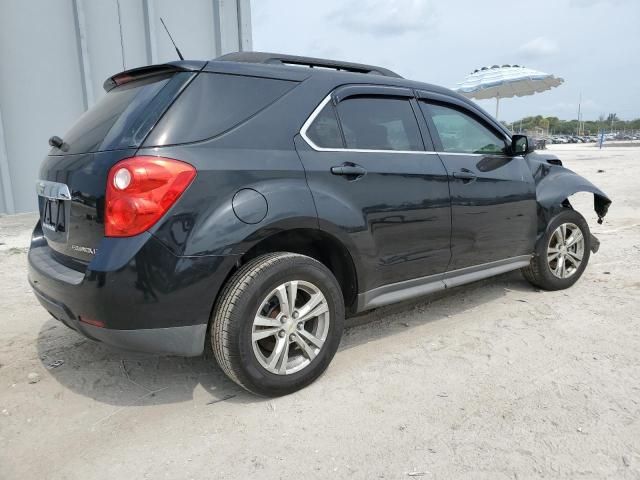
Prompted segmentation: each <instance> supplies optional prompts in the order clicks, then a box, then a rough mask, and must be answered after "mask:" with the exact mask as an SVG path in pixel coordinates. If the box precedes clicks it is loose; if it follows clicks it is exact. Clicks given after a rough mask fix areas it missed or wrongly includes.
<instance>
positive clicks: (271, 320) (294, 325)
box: [251, 280, 331, 375]
mask: <svg viewBox="0 0 640 480" xmlns="http://www.w3.org/2000/svg"><path fill="white" fill-rule="evenodd" d="M330 321H331V319H330V314H329V305H328V303H327V300H326V298H325V297H324V295H323V294H322V292H321V291H320V289H319V288H318V287H316V286H315V285H313V284H312V283H310V282H306V281H303V280H292V281H289V282H286V283H283V284H281V285H280V286H278V287H277V288H275V289H274V290H272V291H271V292H270V293H269V294H268V295H267V296H266V297H265V298H264V300H263V301H262V303H261V304H260V307H259V308H258V312H257V314H256V316H255V318H254V320H253V326H252V331H251V342H252V345H253V352H254V354H255V356H256V358H257V360H258V362H259V363H260V365H262V366H263V367H264V368H265V369H266V370H267V371H269V372H271V373H274V374H277V375H290V374H292V373H295V372H298V371H300V370H302V369H303V368H305V367H307V366H308V365H309V364H310V363H311V362H312V361H313V359H314V358H315V357H316V356H317V355H318V354H319V353H320V350H322V347H323V345H324V343H325V341H326V340H327V336H328V333H329V325H330Z"/></svg>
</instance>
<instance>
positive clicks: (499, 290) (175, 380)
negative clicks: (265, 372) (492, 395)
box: [37, 272, 533, 406]
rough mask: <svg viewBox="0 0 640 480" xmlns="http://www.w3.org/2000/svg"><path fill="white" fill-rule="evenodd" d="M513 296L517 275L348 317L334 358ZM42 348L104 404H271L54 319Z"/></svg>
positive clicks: (216, 373)
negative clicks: (510, 293) (119, 347)
mask: <svg viewBox="0 0 640 480" xmlns="http://www.w3.org/2000/svg"><path fill="white" fill-rule="evenodd" d="M509 290H511V291H522V292H531V291H532V290H533V287H531V286H530V285H529V284H528V283H527V282H526V281H525V280H524V279H523V278H522V277H521V276H520V274H519V273H518V272H512V273H508V274H504V275H501V276H498V277H495V278H493V279H488V280H483V281H480V282H476V283H473V284H470V285H466V286H462V287H457V288H454V289H450V290H448V291H447V292H441V293H438V294H433V295H431V296H428V297H422V298H420V299H416V300H411V301H406V302H402V303H398V304H394V305H390V306H387V307H382V308H378V309H376V310H373V311H371V312H367V313H364V314H360V315H357V316H355V317H352V318H349V319H348V320H347V328H346V331H345V335H344V336H343V340H342V342H341V345H340V349H339V351H338V354H337V356H338V357H339V356H340V355H341V352H343V353H342V354H346V353H347V351H348V350H349V349H350V348H352V347H354V346H358V345H362V344H364V343H367V342H370V341H372V340H375V339H378V338H383V337H389V336H392V335H394V334H397V333H399V332H401V331H406V329H407V328H413V327H418V326H421V325H425V324H427V323H431V322H438V321H442V320H443V319H446V318H447V317H451V316H454V315H456V314H458V313H463V312H464V311H467V310H470V309H473V308H474V307H476V306H479V305H482V304H485V303H488V302H492V301H495V300H496V299H498V298H500V297H502V296H504V295H505V294H506V292H507V291H509ZM37 343H38V355H39V358H40V360H41V362H42V363H43V365H44V367H45V369H47V371H48V372H49V373H50V374H51V376H52V377H53V378H54V379H55V380H56V381H58V382H59V383H60V384H61V385H63V386H64V387H66V388H68V389H69V390H71V391H73V392H74V393H77V394H80V395H83V396H86V397H89V398H92V399H94V400H95V401H98V402H101V403H106V404H111V405H116V406H136V405H137V406H142V405H153V404H156V405H157V404H169V403H179V402H186V401H193V400H194V399H196V397H197V400H198V401H202V403H206V404H214V403H217V402H222V401H228V402H238V403H255V402H264V401H267V400H268V399H265V398H261V397H258V396H255V395H252V394H250V393H248V392H246V391H245V390H243V389H242V388H240V387H239V386H237V385H236V384H235V383H234V382H232V381H231V380H229V379H228V378H227V377H226V375H225V374H224V373H223V372H222V370H221V369H220V368H219V367H218V365H217V363H216V361H215V358H213V355H212V354H210V353H207V354H205V355H203V356H201V357H194V358H180V357H167V356H151V355H144V354H138V353H132V352H125V351H121V350H116V349H113V348H111V347H108V346H106V345H104V344H100V343H96V342H94V341H92V340H88V339H86V338H84V337H82V336H80V335H79V334H78V333H76V332H75V331H73V330H71V329H69V328H67V327H66V326H64V325H62V324H61V323H60V322H58V321H57V320H54V319H53V318H52V319H50V320H48V321H47V322H46V323H45V324H44V325H43V327H42V329H41V330H40V332H39V334H38V340H37ZM319 381H322V380H321V379H320V380H319ZM202 390H204V391H202Z"/></svg>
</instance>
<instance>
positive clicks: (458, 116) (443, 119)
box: [420, 103, 505, 153]
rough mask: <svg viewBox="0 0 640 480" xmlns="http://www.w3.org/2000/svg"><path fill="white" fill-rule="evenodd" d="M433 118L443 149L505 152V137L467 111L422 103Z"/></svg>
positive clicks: (426, 112) (458, 151)
mask: <svg viewBox="0 0 640 480" xmlns="http://www.w3.org/2000/svg"><path fill="white" fill-rule="evenodd" d="M420 106H421V108H422V109H423V111H424V113H425V115H428V111H430V112H431V118H432V119H433V123H434V124H435V127H436V130H437V131H438V135H439V137H440V141H441V142H442V150H443V151H445V152H452V153H504V150H505V142H504V139H502V138H501V137H499V136H498V135H496V134H495V133H493V132H492V131H491V130H489V129H488V128H487V127H485V126H484V125H482V124H481V123H480V122H478V121H477V120H475V119H474V118H472V117H470V116H469V115H467V114H466V113H463V112H460V111H458V110H455V109H453V108H448V107H443V106H441V105H428V106H427V105H425V104H423V103H421V105H420Z"/></svg>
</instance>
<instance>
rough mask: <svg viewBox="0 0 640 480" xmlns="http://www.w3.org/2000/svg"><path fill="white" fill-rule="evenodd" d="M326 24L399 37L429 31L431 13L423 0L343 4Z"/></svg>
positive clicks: (432, 19) (432, 20)
mask: <svg viewBox="0 0 640 480" xmlns="http://www.w3.org/2000/svg"><path fill="white" fill-rule="evenodd" d="M327 20H328V21H329V22H331V23H333V24H334V25H338V26H340V27H342V28H344V29H346V30H351V31H353V30H355V31H356V32H362V33H368V34H370V35H384V36H400V35H404V34H406V33H410V32H430V31H432V30H433V29H434V27H435V9H434V8H433V6H432V3H431V2H427V1H425V0H351V1H347V0H345V1H344V2H343V5H342V6H341V7H340V8H338V9H337V10H335V11H333V12H332V13H330V14H329V15H327Z"/></svg>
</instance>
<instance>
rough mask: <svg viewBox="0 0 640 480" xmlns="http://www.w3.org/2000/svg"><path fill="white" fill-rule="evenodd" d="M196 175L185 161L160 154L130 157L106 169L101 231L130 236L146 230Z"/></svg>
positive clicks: (108, 234)
mask: <svg viewBox="0 0 640 480" xmlns="http://www.w3.org/2000/svg"><path fill="white" fill-rule="evenodd" d="M195 176H196V169H195V168H194V167H193V166H191V165H189V164H188V163H185V162H181V161H180V160H174V159H172V158H162V157H146V156H140V157H131V158H127V159H125V160H122V161H120V162H118V163H116V164H115V165H114V166H113V167H111V170H109V177H108V179H107V200H106V206H105V221H104V225H105V227H104V231H105V235H106V236H107V237H131V236H133V235H137V234H139V233H142V232H144V231H145V230H148V229H149V228H150V227H151V226H152V225H153V224H155V223H156V222H157V221H158V220H159V219H160V217H162V215H164V214H165V213H166V212H167V210H169V208H170V207H171V205H173V204H174V203H175V201H176V200H177V199H178V198H179V197H180V195H182V193H183V192H184V191H185V190H186V189H187V187H188V186H189V184H190V183H191V181H192V180H193V179H194V178H195Z"/></svg>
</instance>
